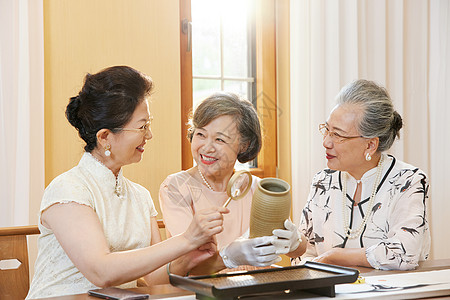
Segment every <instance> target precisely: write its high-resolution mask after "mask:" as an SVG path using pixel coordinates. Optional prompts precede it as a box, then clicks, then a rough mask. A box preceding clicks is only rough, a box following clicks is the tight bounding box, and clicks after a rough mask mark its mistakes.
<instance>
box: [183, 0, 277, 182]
mask: <svg viewBox="0 0 450 300" xmlns="http://www.w3.org/2000/svg"><path fill="white" fill-rule="evenodd" d="M275 8H276V7H275V0H258V1H255V23H256V26H255V35H256V40H255V48H256V50H255V51H256V99H254V104H256V111H257V113H258V115H259V118H260V122H261V126H262V133H263V145H262V148H261V152H260V153H259V155H258V157H257V167H255V168H251V169H250V172H251V173H252V174H253V175H255V176H258V177H261V178H263V177H276V175H277V174H276V173H277V117H278V105H277V90H276V36H275V33H276V18H275V13H276V9H275ZM183 20H187V21H188V22H191V21H192V19H191V1H190V0H180V67H181V70H180V75H181V81H180V82H181V132H182V134H181V167H182V169H183V170H187V169H189V168H191V167H192V166H193V163H192V160H193V158H192V154H191V145H190V142H189V140H188V139H187V137H186V136H187V128H188V127H187V126H188V125H187V124H188V120H189V114H190V113H191V112H192V97H193V96H192V93H193V80H192V79H193V76H192V51H191V49H188V47H189V45H188V39H189V34H187V33H183V30H181V29H182V26H183Z"/></svg>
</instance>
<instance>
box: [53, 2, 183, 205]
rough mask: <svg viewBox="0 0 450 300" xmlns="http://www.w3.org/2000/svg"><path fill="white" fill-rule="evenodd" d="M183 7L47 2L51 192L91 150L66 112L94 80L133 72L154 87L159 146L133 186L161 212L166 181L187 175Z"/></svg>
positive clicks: (134, 171)
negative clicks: (113, 70) (110, 72)
mask: <svg viewBox="0 0 450 300" xmlns="http://www.w3.org/2000/svg"><path fill="white" fill-rule="evenodd" d="M178 19H179V1H178V0H170V1H147V0H133V1H126V0H96V1H90V0H80V1H71V0H47V1H44V53H45V184H46V186H47V185H48V184H49V183H50V181H51V180H52V179H53V178H54V177H55V176H57V175H58V174H61V173H62V172H64V171H66V170H68V169H70V168H71V167H73V166H74V165H76V164H77V163H78V161H79V159H80V157H81V155H82V153H83V147H84V143H83V142H82V140H81V139H80V138H79V137H78V135H77V133H76V130H75V129H74V128H73V127H72V126H70V124H69V123H68V121H67V120H66V118H65V115H64V111H65V107H66V105H67V103H68V101H69V98H70V97H71V96H73V95H75V94H76V93H78V91H79V89H80V88H81V86H82V83H83V77H84V76H85V74H86V73H87V72H97V71H99V70H101V69H103V68H105V67H108V66H112V65H129V66H132V67H134V68H136V69H138V70H140V71H142V72H144V73H146V74H147V75H149V76H151V77H152V78H153V80H154V85H155V89H154V94H153V96H152V101H151V102H152V103H151V104H150V111H151V113H152V114H153V115H154V122H153V125H152V131H153V139H152V140H150V141H149V142H148V143H147V145H146V149H145V153H144V158H143V160H142V161H141V162H140V163H139V164H135V165H130V166H126V167H125V168H124V174H125V176H126V177H128V178H129V179H131V180H133V181H135V182H137V183H139V184H142V185H143V186H145V187H146V188H147V189H149V190H150V192H151V194H152V196H153V200H154V202H155V205H157V206H158V207H157V209H158V210H159V204H158V190H159V185H160V183H161V182H162V181H163V180H164V178H165V177H166V176H167V175H168V174H170V173H173V172H175V171H178V170H180V169H181V154H180V153H181V152H180V139H178V138H171V137H178V136H180V134H181V133H180V128H181V126H180V125H181V124H180V118H179V116H180V59H179V48H180V47H179V25H178V24H179V21H178Z"/></svg>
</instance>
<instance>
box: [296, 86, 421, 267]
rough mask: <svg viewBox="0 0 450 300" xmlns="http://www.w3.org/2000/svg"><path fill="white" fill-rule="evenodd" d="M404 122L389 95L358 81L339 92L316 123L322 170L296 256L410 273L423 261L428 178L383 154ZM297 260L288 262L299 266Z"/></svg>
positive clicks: (306, 210)
mask: <svg viewBox="0 0 450 300" xmlns="http://www.w3.org/2000/svg"><path fill="white" fill-rule="evenodd" d="M402 125H403V123H402V118H401V116H400V115H399V114H398V113H397V112H396V111H395V110H394V108H393V105H392V101H391V99H390V96H389V94H388V92H387V91H386V90H385V89H384V88H382V87H380V86H378V85H377V84H375V83H374V82H371V81H366V80H357V81H355V82H352V83H350V84H348V85H347V86H345V87H344V88H343V89H342V90H341V91H340V93H339V94H338V95H337V105H336V107H335V108H334V109H333V110H332V112H331V114H330V116H329V117H328V120H327V122H326V123H325V124H321V125H320V126H319V130H320V132H321V133H322V134H323V146H324V148H325V155H326V159H327V165H328V169H324V170H322V171H321V172H319V173H317V174H316V175H315V177H314V179H313V182H312V185H311V190H310V194H309V197H308V201H307V203H306V205H305V207H304V209H303V214H302V218H301V222H300V230H301V231H302V233H303V234H304V235H305V236H306V237H307V239H308V241H309V243H308V245H307V249H306V252H305V253H304V255H303V257H302V259H313V260H314V261H318V262H323V263H329V264H336V265H342V266H355V265H358V266H366V267H373V268H376V269H383V270H392V269H400V270H408V269H413V268H415V267H416V266H417V265H418V263H419V261H421V260H425V259H427V257H428V253H429V249H430V231H429V227H428V222H427V215H426V200H427V198H428V196H427V193H428V188H429V185H428V177H427V175H426V174H425V173H424V172H423V171H422V170H421V169H419V168H417V167H414V166H412V165H409V164H407V163H404V162H402V161H399V160H397V159H396V158H395V157H393V156H391V155H387V154H385V152H386V151H387V150H389V148H390V147H391V146H392V144H393V142H394V140H395V138H397V137H399V131H400V129H401V128H402ZM299 260H300V257H297V258H295V259H293V260H292V261H293V264H296V263H298V262H299Z"/></svg>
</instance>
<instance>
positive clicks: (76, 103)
mask: <svg viewBox="0 0 450 300" xmlns="http://www.w3.org/2000/svg"><path fill="white" fill-rule="evenodd" d="M80 105H81V98H80V96H79V95H78V96H74V97H71V98H70V101H69V104H68V105H67V108H66V117H67V120H69V123H70V124H71V125H72V126H73V127H75V128H76V129H77V130H78V131H79V132H80V131H81V129H82V127H83V124H82V122H81V119H80V118H79V117H78V112H79V111H80Z"/></svg>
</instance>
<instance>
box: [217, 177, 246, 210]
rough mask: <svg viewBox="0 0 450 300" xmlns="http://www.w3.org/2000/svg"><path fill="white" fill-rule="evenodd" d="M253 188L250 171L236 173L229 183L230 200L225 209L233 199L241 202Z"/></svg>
mask: <svg viewBox="0 0 450 300" xmlns="http://www.w3.org/2000/svg"><path fill="white" fill-rule="evenodd" d="M251 186H252V174H250V172H249V171H245V170H241V171H237V172H236V173H234V174H233V176H231V178H230V181H228V185H227V194H228V197H229V198H228V200H227V201H226V202H225V204H224V205H223V207H227V205H228V203H230V201H231V199H233V200H239V199H241V198H243V197H244V196H245V195H246V194H247V193H248V191H249V190H250V187H251Z"/></svg>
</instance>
